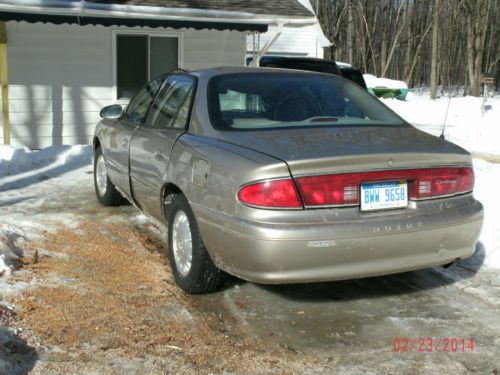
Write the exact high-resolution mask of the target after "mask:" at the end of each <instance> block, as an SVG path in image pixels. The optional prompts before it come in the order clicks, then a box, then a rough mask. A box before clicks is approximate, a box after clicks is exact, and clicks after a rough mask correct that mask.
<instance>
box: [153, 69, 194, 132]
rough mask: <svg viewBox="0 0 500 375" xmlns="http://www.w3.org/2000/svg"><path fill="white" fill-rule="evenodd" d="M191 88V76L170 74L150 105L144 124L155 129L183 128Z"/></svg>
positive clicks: (192, 81)
mask: <svg viewBox="0 0 500 375" xmlns="http://www.w3.org/2000/svg"><path fill="white" fill-rule="evenodd" d="M193 88H194V79H193V78H191V77H188V76H181V75H174V76H170V77H169V78H168V79H167V81H166V82H165V84H164V85H163V87H162V88H161V89H160V92H159V93H158V96H157V97H156V99H155V101H154V103H153V105H152V107H151V111H150V114H149V117H148V121H147V124H146V125H147V126H148V127H152V128H156V129H166V128H185V126H186V122H187V117H188V113H189V106H190V103H191V100H190V99H191V96H192V93H193Z"/></svg>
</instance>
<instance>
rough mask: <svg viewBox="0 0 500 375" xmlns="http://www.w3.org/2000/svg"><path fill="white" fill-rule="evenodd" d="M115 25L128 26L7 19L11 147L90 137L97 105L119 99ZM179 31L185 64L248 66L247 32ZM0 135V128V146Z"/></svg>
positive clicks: (73, 141)
mask: <svg viewBox="0 0 500 375" xmlns="http://www.w3.org/2000/svg"><path fill="white" fill-rule="evenodd" d="M112 30H130V29H125V28H114V29H112V28H105V27H102V26H84V27H81V26H78V25H52V24H42V23H36V24H29V23H26V22H19V23H18V22H8V23H7V38H8V42H7V54H8V64H9V65H8V69H9V101H10V105H9V109H10V122H11V143H12V144H13V145H15V146H28V147H31V148H42V147H46V146H50V145H53V144H79V143H89V142H90V141H91V139H92V134H93V129H94V126H95V124H96V123H97V121H98V120H99V110H100V109H101V108H102V107H103V106H106V105H109V104H112V103H113V102H114V101H115V92H114V82H113V69H114V68H113V56H112V54H113V40H112V38H113V37H112ZM137 30H145V29H143V28H137ZM160 30H161V29H152V31H154V32H158V31H160ZM165 31H166V32H168V31H176V32H179V30H168V29H165ZM181 32H182V33H183V40H184V46H183V50H184V56H183V59H182V60H183V67H185V68H188V69H200V68H204V67H213V66H219V65H237V66H241V65H243V63H244V58H245V40H246V36H245V34H244V33H240V32H229V31H208V30H200V31H198V30H181ZM0 121H1V118H0ZM2 136H3V133H2V132H0V143H3V137H2Z"/></svg>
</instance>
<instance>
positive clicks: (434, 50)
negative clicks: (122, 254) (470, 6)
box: [431, 0, 440, 100]
mask: <svg viewBox="0 0 500 375" xmlns="http://www.w3.org/2000/svg"><path fill="white" fill-rule="evenodd" d="M439 1H440V0H434V6H433V7H432V17H433V18H432V20H433V21H432V57H431V99H433V100H436V91H437V65H438V56H437V55H438V35H439V29H438V27H439Z"/></svg>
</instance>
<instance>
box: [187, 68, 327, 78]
mask: <svg viewBox="0 0 500 375" xmlns="http://www.w3.org/2000/svg"><path fill="white" fill-rule="evenodd" d="M234 73H255V74H258V73H271V74H294V75H297V74H304V75H312V74H316V75H318V74H319V75H321V74H324V73H320V72H313V71H306V70H295V69H283V68H266V67H258V68H256V67H249V66H241V67H240V66H219V67H215V68H208V69H200V70H195V71H192V72H189V73H188V74H192V75H195V76H197V77H200V78H201V77H203V78H209V77H212V76H218V75H223V74H234ZM327 75H329V74H327Z"/></svg>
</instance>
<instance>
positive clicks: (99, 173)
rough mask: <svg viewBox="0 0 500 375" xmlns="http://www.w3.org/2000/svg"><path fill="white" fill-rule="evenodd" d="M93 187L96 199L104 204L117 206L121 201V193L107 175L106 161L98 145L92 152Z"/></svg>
mask: <svg viewBox="0 0 500 375" xmlns="http://www.w3.org/2000/svg"><path fill="white" fill-rule="evenodd" d="M94 187H95V194H96V196H97V200H98V201H99V202H100V203H102V204H103V205H105V206H118V205H120V204H121V203H123V197H122V195H121V194H120V193H119V192H118V190H116V188H115V185H113V183H112V182H111V180H110V179H109V177H108V171H107V168H106V161H105V160H104V155H103V154H102V150H101V148H100V147H98V148H97V150H96V151H95V154H94Z"/></svg>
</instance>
